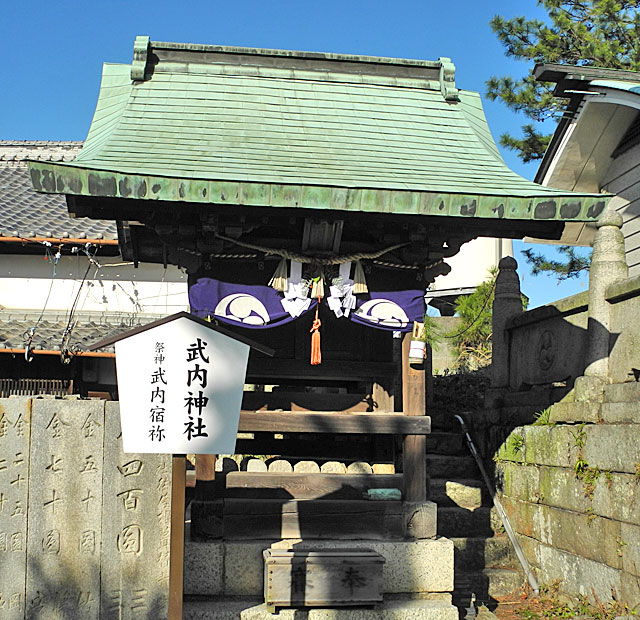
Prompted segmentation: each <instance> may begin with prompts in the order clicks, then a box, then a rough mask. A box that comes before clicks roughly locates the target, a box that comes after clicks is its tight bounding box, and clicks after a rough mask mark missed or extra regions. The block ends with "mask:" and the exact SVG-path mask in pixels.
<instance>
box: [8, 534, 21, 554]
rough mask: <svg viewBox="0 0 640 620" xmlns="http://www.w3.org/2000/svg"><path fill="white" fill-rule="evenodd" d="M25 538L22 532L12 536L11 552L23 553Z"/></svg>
mask: <svg viewBox="0 0 640 620" xmlns="http://www.w3.org/2000/svg"><path fill="white" fill-rule="evenodd" d="M23 542H24V537H23V536H22V532H15V533H13V534H11V551H22V547H23Z"/></svg>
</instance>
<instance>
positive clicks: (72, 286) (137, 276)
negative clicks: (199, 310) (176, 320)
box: [0, 255, 189, 314]
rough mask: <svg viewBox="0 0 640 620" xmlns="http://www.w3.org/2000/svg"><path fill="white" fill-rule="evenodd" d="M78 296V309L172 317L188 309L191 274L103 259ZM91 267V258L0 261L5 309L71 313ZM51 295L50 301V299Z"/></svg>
mask: <svg viewBox="0 0 640 620" xmlns="http://www.w3.org/2000/svg"><path fill="white" fill-rule="evenodd" d="M97 262H98V263H99V265H100V267H98V266H96V265H91V267H90V269H89V272H88V275H87V279H86V281H85V283H84V285H83V286H82V290H81V292H80V296H79V298H78V304H77V310H78V311H99V312H100V311H102V312H126V313H134V314H135V313H160V314H172V313H174V312H179V311H180V310H187V309H188V306H189V302H188V295H187V275H186V273H184V272H183V271H182V270H180V269H178V268H176V267H174V266H169V267H167V269H165V268H164V267H163V266H162V265H155V264H144V263H140V266H139V267H138V268H137V269H136V268H134V266H133V264H131V263H123V262H122V260H121V259H120V258H118V257H113V258H100V257H97ZM88 265H89V262H88V259H87V257H86V256H85V255H80V256H72V257H69V256H63V257H62V258H61V259H60V261H59V262H58V264H57V266H56V275H55V278H52V276H53V266H52V264H51V262H50V261H45V260H44V258H43V256H24V255H4V256H2V257H0V306H3V307H4V308H9V309H17V308H19V309H23V310H38V311H40V310H42V308H43V307H44V305H45V303H46V309H47V310H61V311H66V310H68V309H69V308H70V307H71V305H72V303H73V300H74V299H75V298H76V295H77V294H78V290H79V289H80V283H81V281H82V278H83V276H84V274H85V271H86V270H87V266H88ZM47 296H48V300H47Z"/></svg>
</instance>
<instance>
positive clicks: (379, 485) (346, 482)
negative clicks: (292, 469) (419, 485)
mask: <svg viewBox="0 0 640 620" xmlns="http://www.w3.org/2000/svg"><path fill="white" fill-rule="evenodd" d="M223 486H224V490H222V487H223ZM368 489H402V475H401V474H380V475H376V474H299V473H268V472H244V471H234V472H229V473H227V474H226V476H225V479H224V480H220V490H219V494H220V496H222V495H224V497H225V498H230V497H234V498H245V499H251V498H253V499H278V498H280V499H320V498H329V497H330V498H331V499H352V500H356V499H362V498H363V494H364V493H366V492H367V490H368Z"/></svg>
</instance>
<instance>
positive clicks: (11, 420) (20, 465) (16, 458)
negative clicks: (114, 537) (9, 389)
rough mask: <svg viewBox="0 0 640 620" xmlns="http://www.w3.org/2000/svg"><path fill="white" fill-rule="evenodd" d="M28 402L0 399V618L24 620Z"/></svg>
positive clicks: (29, 423)
mask: <svg viewBox="0 0 640 620" xmlns="http://www.w3.org/2000/svg"><path fill="white" fill-rule="evenodd" d="M30 436H31V399H29V398H3V399H0V566H1V567H2V570H0V617H1V618H2V620H22V619H23V618H24V617H25V610H26V601H25V592H26V579H27V574H26V566H27V542H26V541H27V502H28V496H29V486H28V482H29V458H28V457H29V442H30Z"/></svg>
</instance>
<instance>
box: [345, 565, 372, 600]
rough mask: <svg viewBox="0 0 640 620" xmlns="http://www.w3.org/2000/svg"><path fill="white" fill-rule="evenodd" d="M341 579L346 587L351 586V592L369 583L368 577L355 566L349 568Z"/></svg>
mask: <svg viewBox="0 0 640 620" xmlns="http://www.w3.org/2000/svg"><path fill="white" fill-rule="evenodd" d="M341 581H342V585H343V586H344V587H345V588H349V591H350V592H351V594H353V591H354V589H355V588H362V587H363V586H366V585H367V579H366V577H365V576H364V575H363V574H362V573H361V572H360V571H359V570H358V569H357V568H354V567H353V566H350V567H349V568H347V570H346V571H345V574H344V577H343V578H342V580H341Z"/></svg>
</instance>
